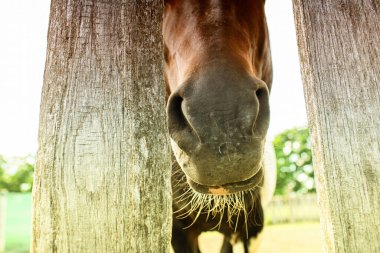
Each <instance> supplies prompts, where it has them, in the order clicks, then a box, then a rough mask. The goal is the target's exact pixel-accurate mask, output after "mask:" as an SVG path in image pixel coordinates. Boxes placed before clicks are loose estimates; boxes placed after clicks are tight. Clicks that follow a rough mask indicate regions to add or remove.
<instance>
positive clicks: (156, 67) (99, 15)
mask: <svg viewBox="0 0 380 253" xmlns="http://www.w3.org/2000/svg"><path fill="white" fill-rule="evenodd" d="M162 11H163V4H162V2H161V1H151V0H149V1H148V0H146V1H143V0H142V1H137V0H128V1H122V0H119V1H118V0H108V1H99V0H77V1H72V0H52V2H51V13H50V25H49V33H48V49H47V56H46V57H47V59H46V68H45V76H44V85H43V93H42V104H41V114H40V129H39V150H38V155H37V165H36V171H35V183H34V189H33V238H32V245H31V252H43V253H46V252H75V253H77V252H79V253H80V252H91V253H93V252H110V253H111V252H168V251H169V248H170V232H171V215H172V214H171V188H170V174H171V164H170V155H169V154H170V151H169V146H168V137H167V128H166V123H165V108H164V106H165V94H164V90H165V89H164V84H163V67H162V66H163V57H162V42H161V19H162Z"/></svg>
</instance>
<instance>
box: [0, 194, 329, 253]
mask: <svg viewBox="0 0 380 253" xmlns="http://www.w3.org/2000/svg"><path fill="white" fill-rule="evenodd" d="M30 209H31V194H17V193H8V197H7V214H6V237H5V252H7V253H26V252H29V244H30V224H31V212H30ZM220 238H221V237H220V236H219V235H218V233H215V232H211V233H207V234H205V235H202V236H201V239H200V241H201V246H203V247H201V249H203V252H205V253H212V252H218V251H217V249H218V248H219V247H220V245H221V241H220ZM202 244H203V245H202ZM277 252H281V253H304V252H307V253H321V252H322V243H321V232H320V227H319V224H318V223H292V224H281V225H270V226H267V227H266V228H265V231H264V234H263V238H262V241H261V246H260V253H277Z"/></svg>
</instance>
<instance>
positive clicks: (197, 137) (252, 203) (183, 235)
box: [162, 0, 275, 253]
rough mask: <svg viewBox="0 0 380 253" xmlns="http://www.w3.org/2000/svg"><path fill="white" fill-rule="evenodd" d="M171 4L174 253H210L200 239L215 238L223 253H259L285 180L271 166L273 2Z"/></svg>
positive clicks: (168, 56)
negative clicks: (269, 9) (269, 16)
mask: <svg viewBox="0 0 380 253" xmlns="http://www.w3.org/2000/svg"><path fill="white" fill-rule="evenodd" d="M164 4H165V6H164V17H163V30H162V32H163V41H164V61H165V70H164V73H165V83H166V103H167V107H166V110H167V123H168V129H169V136H170V142H171V147H172V153H173V166H172V179H171V180H172V190H173V228H172V242H171V243H172V249H173V250H174V252H176V253H179V252H180V253H186V252H189V253H194V252H200V250H199V245H198V237H199V236H200V234H201V233H202V232H205V231H214V230H215V231H219V232H220V233H222V234H223V236H224V240H223V245H222V248H221V252H224V253H227V252H233V247H234V246H233V245H235V244H236V243H241V244H243V247H244V251H245V252H252V251H254V250H255V249H253V248H254V247H256V246H254V241H255V239H256V238H257V237H258V235H259V234H260V233H261V231H262V229H263V222H264V214H263V206H264V205H265V204H266V203H267V202H268V199H269V198H270V196H271V195H272V194H273V190H274V187H273V186H274V183H273V181H274V180H275V175H274V174H273V169H272V170H271V169H270V168H268V167H269V166H267V164H266V162H265V159H264V157H265V156H266V155H264V151H265V152H267V149H266V148H265V142H266V133H267V130H268V126H269V112H270V111H269V92H270V89H271V83H272V63H271V55H270V47H269V38H268V29H267V25H266V18H265V12H264V4H265V0H233V1H232V0H165V2H164Z"/></svg>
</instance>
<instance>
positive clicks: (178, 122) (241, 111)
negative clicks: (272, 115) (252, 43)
mask: <svg viewBox="0 0 380 253" xmlns="http://www.w3.org/2000/svg"><path fill="white" fill-rule="evenodd" d="M205 81H207V82H205ZM249 81H250V82H248V84H247V83H245V82H247V81H245V82H240V83H239V82H233V83H226V82H215V80H213V81H212V82H210V81H209V80H207V79H206V80H198V81H193V82H187V83H185V84H183V85H182V86H181V87H180V88H179V89H177V90H176V91H175V92H174V93H172V94H171V96H170V97H169V101H168V104H167V116H168V127H169V135H170V137H171V139H172V140H173V141H175V142H176V144H177V145H178V147H179V148H181V149H182V150H183V151H185V152H186V153H191V152H192V151H194V150H195V149H196V147H199V146H201V145H203V144H207V145H208V146H210V147H212V146H214V147H215V148H214V149H215V150H214V151H215V152H216V153H221V154H222V153H223V148H220V147H223V143H232V142H233V143H236V145H238V143H241V142H244V143H246V142H250V140H251V139H252V138H258V137H260V138H263V137H264V136H265V134H266V131H267V128H268V125H269V105H268V97H269V92H268V89H267V87H266V85H265V83H263V82H262V81H259V80H257V81H252V80H249ZM210 143H215V145H210Z"/></svg>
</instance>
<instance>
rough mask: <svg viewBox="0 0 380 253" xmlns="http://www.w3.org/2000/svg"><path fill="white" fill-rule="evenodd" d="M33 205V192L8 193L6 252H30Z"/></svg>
mask: <svg viewBox="0 0 380 253" xmlns="http://www.w3.org/2000/svg"><path fill="white" fill-rule="evenodd" d="M31 205H32V197H31V194H24V193H23V194H20V193H8V194H7V212H6V223H5V224H6V226H5V252H7V253H26V252H29V244H30V229H31V228H30V224H31V213H30V211H31Z"/></svg>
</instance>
